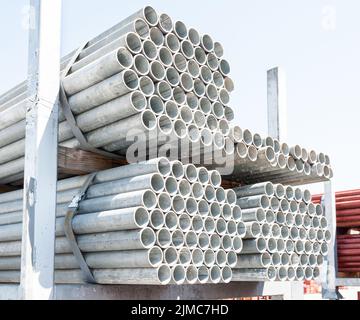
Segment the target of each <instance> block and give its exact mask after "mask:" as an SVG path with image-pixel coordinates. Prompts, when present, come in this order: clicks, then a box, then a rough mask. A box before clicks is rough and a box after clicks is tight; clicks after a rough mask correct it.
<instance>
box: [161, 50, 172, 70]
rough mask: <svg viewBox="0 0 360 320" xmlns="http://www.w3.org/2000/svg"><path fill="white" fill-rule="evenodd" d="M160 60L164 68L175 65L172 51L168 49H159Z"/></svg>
mask: <svg viewBox="0 0 360 320" xmlns="http://www.w3.org/2000/svg"><path fill="white" fill-rule="evenodd" d="M159 60H160V62H161V63H162V64H163V65H164V66H166V67H170V66H171V65H172V63H173V56H172V54H171V51H170V50H169V49H168V48H166V47H161V48H160V49H159Z"/></svg>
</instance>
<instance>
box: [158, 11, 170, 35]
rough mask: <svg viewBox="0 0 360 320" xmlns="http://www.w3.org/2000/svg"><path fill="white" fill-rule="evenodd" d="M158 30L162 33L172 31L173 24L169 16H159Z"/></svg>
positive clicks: (164, 14)
mask: <svg viewBox="0 0 360 320" xmlns="http://www.w3.org/2000/svg"><path fill="white" fill-rule="evenodd" d="M159 28H160V29H161V31H162V32H164V33H170V32H171V31H173V22H172V20H171V18H170V16H169V15H167V14H166V13H162V14H160V16H159Z"/></svg>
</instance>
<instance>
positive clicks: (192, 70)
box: [187, 59, 200, 79]
mask: <svg viewBox="0 0 360 320" xmlns="http://www.w3.org/2000/svg"><path fill="white" fill-rule="evenodd" d="M187 72H188V73H189V74H190V75H191V77H192V78H194V79H196V78H198V77H199V76H200V68H199V65H198V63H197V62H196V61H195V60H193V59H191V60H190V61H188V63H187Z"/></svg>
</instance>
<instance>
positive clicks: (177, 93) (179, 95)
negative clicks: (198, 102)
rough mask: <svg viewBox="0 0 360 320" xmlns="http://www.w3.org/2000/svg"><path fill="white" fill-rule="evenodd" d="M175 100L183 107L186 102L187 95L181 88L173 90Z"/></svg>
mask: <svg viewBox="0 0 360 320" xmlns="http://www.w3.org/2000/svg"><path fill="white" fill-rule="evenodd" d="M173 98H174V100H175V102H176V103H177V104H179V105H183V104H185V102H186V95H185V92H184V90H183V89H182V88H181V87H175V88H174V90H173Z"/></svg>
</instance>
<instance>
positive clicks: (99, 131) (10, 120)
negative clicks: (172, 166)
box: [0, 6, 234, 184]
mask: <svg viewBox="0 0 360 320" xmlns="http://www.w3.org/2000/svg"><path fill="white" fill-rule="evenodd" d="M73 54H74V53H71V54H69V55H68V56H66V57H65V58H64V59H63V60H62V69H63V70H64V69H65V67H66V66H67V63H68V62H69V61H70V59H71V58H72V55H73ZM223 55H224V49H223V47H222V45H221V44H220V43H219V42H216V41H214V40H213V39H212V38H211V37H210V36H209V35H207V34H203V35H201V34H200V33H199V32H198V31H197V30H195V29H194V28H187V27H186V25H185V24H184V23H183V22H182V21H175V22H173V21H172V20H171V18H170V17H169V15H167V14H165V13H163V14H160V15H158V14H157V13H156V11H155V10H154V9H153V8H152V7H150V6H147V7H145V8H144V9H142V10H140V11H139V12H136V13H135V14H133V15H131V16H130V17H128V18H127V19H125V20H124V21H122V22H120V23H119V24H118V25H116V26H115V27H113V28H111V29H110V30H108V31H106V32H104V33H103V34H101V35H99V36H97V37H95V38H94V39H92V40H91V41H89V42H88V44H87V46H86V47H85V48H84V49H83V50H82V51H81V53H80V54H79V57H78V59H77V60H76V62H75V63H74V64H73V65H72V67H71V69H70V73H69V74H65V75H64V76H65V77H64V80H63V87H64V90H65V92H66V94H67V97H68V102H69V105H70V108H71V111H72V112H73V114H74V116H75V118H76V123H77V126H78V127H79V128H80V129H81V131H82V132H83V133H84V135H85V137H86V139H87V140H88V142H89V144H90V145H92V146H93V147H95V148H100V149H103V150H105V151H108V152H112V153H120V154H125V153H126V150H127V148H128V147H129V145H130V144H131V143H133V142H134V138H135V137H136V136H139V135H145V137H146V139H147V140H150V139H152V138H149V136H150V135H151V134H152V133H154V132H155V131H156V132H157V135H156V136H155V139H156V140H159V137H158V136H159V135H160V136H165V137H170V138H172V140H171V141H173V140H174V143H175V142H176V141H179V139H188V140H189V143H191V144H192V143H198V144H199V148H198V149H199V150H200V151H201V150H203V148H205V147H209V146H213V147H216V148H218V149H222V148H223V147H224V145H225V140H227V139H228V137H227V135H228V133H229V121H231V120H232V119H233V117H234V112H233V110H232V108H231V107H230V106H229V103H230V92H231V91H232V90H233V89H234V85H233V81H232V80H231V79H230V78H229V76H228V75H229V72H230V66H229V63H228V62H227V61H226V60H225V59H224V58H223ZM26 89H27V88H26V83H22V84H20V85H19V86H17V87H15V88H14V89H13V90H11V91H9V92H7V93H5V94H4V95H2V96H1V97H0V112H1V114H0V183H1V184H6V183H10V182H13V181H17V180H20V179H21V178H22V176H23V168H24V152H25V115H26V109H27V102H28V97H27V92H26ZM59 122H60V123H59V143H60V145H62V146H65V147H69V148H81V147H82V146H81V145H80V144H79V142H78V140H77V139H76V138H75V137H74V135H73V132H72V129H71V127H70V126H69V124H68V122H67V121H66V120H65V117H64V114H63V112H62V111H61V110H60V119H59ZM158 145H161V143H160V141H157V144H155V148H154V149H155V150H156V149H157V146H158ZM145 156H146V155H145ZM156 157H158V155H156ZM156 157H155V158H156Z"/></svg>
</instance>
